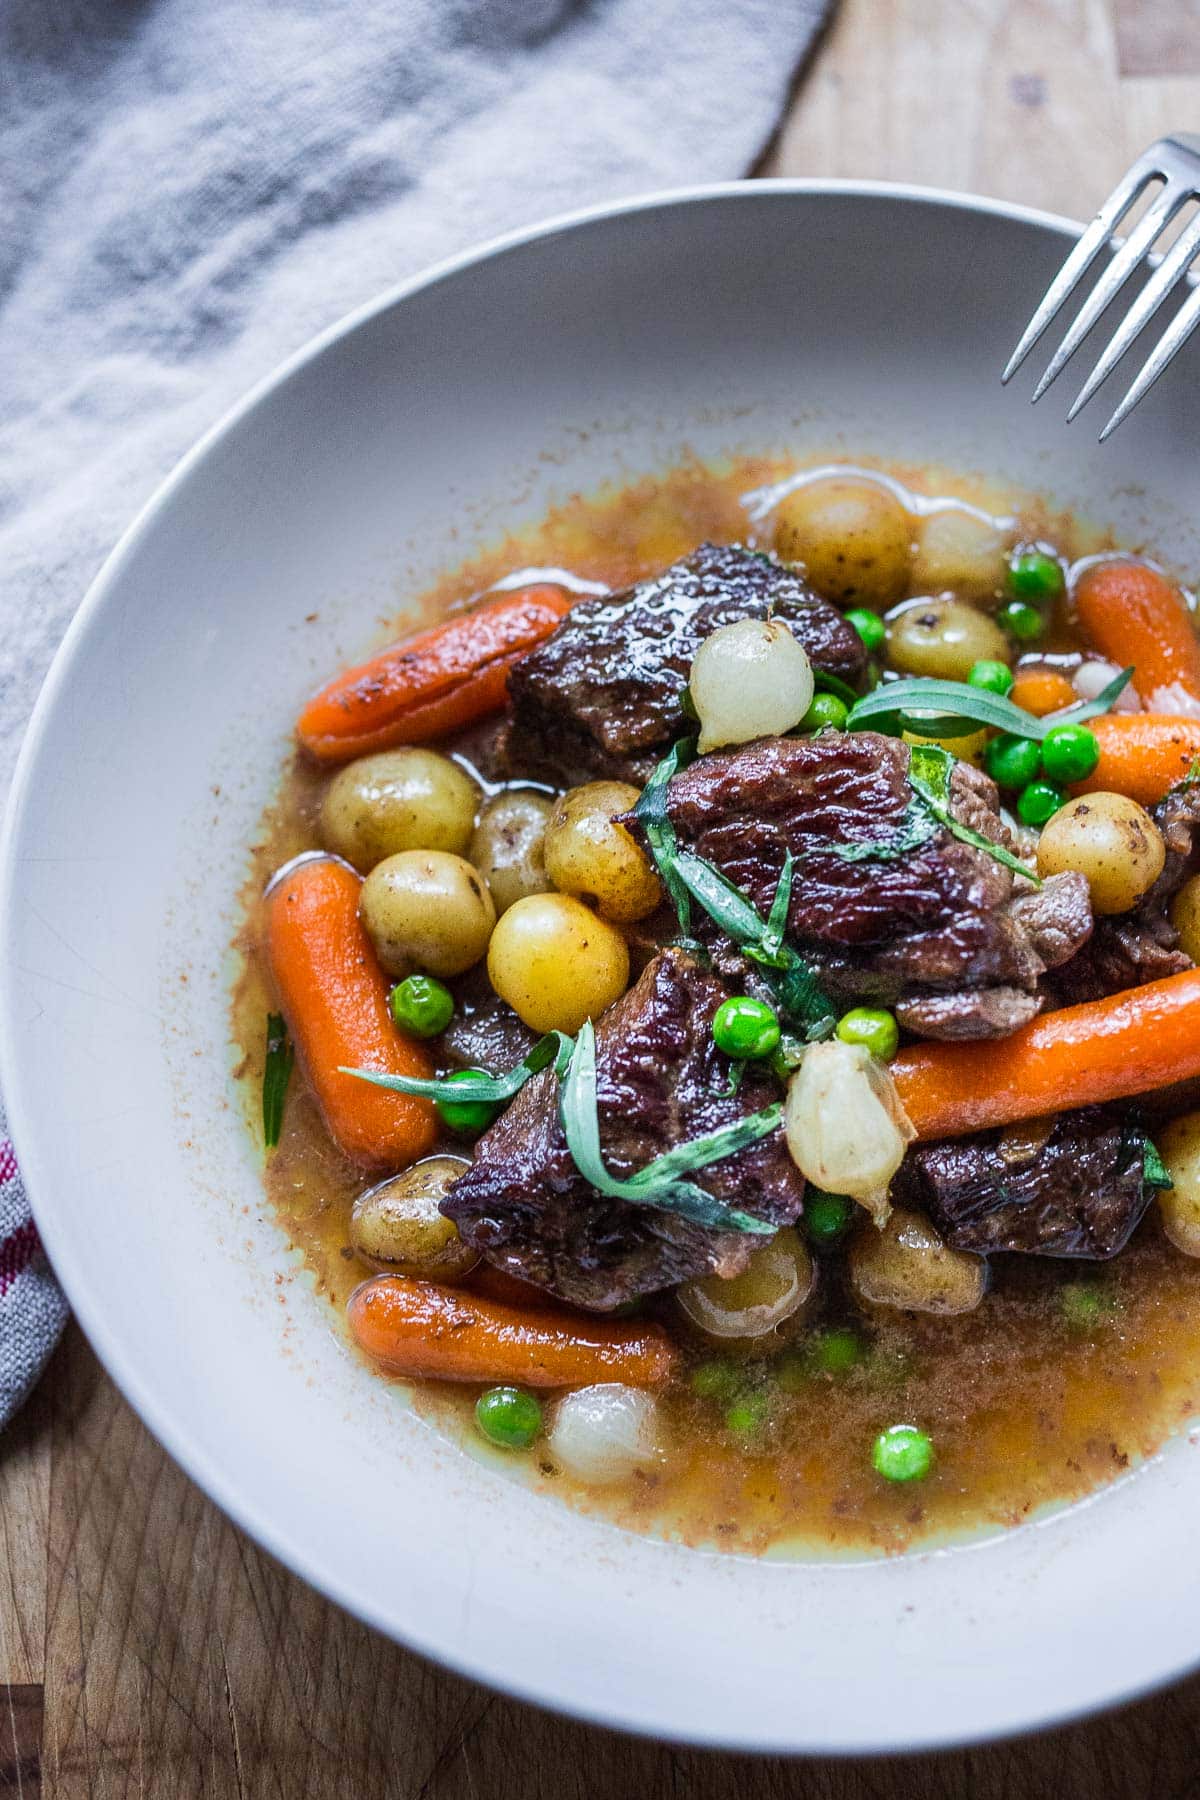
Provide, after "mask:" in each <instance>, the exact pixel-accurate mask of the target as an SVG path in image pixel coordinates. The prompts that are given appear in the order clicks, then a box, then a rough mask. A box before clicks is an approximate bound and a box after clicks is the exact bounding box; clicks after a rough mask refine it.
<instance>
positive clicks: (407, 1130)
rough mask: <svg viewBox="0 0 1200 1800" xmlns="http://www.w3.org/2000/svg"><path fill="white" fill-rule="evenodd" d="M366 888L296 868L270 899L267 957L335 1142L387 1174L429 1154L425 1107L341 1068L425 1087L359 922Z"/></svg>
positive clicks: (313, 868)
mask: <svg viewBox="0 0 1200 1800" xmlns="http://www.w3.org/2000/svg"><path fill="white" fill-rule="evenodd" d="M361 886H362V882H361V881H360V880H359V878H358V876H357V875H356V874H355V873H354V871H353V869H349V868H347V867H346V865H345V863H341V862H337V861H335V860H334V859H333V857H329V856H323V857H316V858H313V859H312V860H310V861H305V862H301V863H299V864H297V866H296V867H295V868H294V869H292V870H291V872H290V873H288V874H286V875H284V876H283V877H282V878H281V879H280V880H279V881H278V882H277V883H276V885H275V886H274V887H273V888H272V889H271V891H270V893H269V894H268V895H267V899H266V949H267V956H268V960H269V962H270V965H271V974H272V976H273V977H274V980H275V986H276V989H277V991H278V994H279V1004H280V1007H281V1008H282V1011H283V1016H284V1018H285V1019H286V1020H287V1024H288V1030H289V1031H290V1032H291V1034H292V1040H293V1042H294V1043H295V1046H296V1049H297V1051H298V1053H299V1056H300V1060H301V1062H302V1063H303V1065H304V1068H305V1070H306V1071H307V1074H308V1079H309V1081H310V1082H311V1084H312V1088H313V1092H314V1093H315V1094H316V1097H317V1101H318V1104H319V1105H320V1108H321V1111H322V1113H323V1114H324V1116H325V1123H326V1124H327V1125H328V1127H329V1130H330V1133H331V1135H332V1136H333V1138H334V1139H335V1140H336V1142H337V1143H338V1144H339V1145H340V1147H341V1148H342V1149H343V1150H344V1151H345V1153H346V1155H347V1156H349V1157H352V1158H353V1160H354V1161H355V1162H359V1163H365V1164H381V1165H388V1166H390V1167H392V1168H396V1167H399V1166H400V1165H402V1164H404V1163H410V1162H413V1161H414V1160H415V1159H416V1158H417V1157H419V1156H424V1155H425V1153H426V1152H427V1151H428V1150H429V1149H430V1148H431V1147H432V1145H433V1141H434V1138H435V1136H436V1134H437V1132H436V1124H437V1121H436V1115H435V1113H434V1110H433V1105H432V1103H431V1102H430V1101H428V1100H417V1099H413V1098H411V1097H410V1096H408V1095H406V1094H393V1093H389V1092H388V1091H387V1089H386V1088H377V1087H373V1086H372V1085H371V1084H370V1083H369V1082H366V1081H358V1080H357V1079H356V1078H355V1077H354V1076H353V1075H342V1074H339V1072H338V1071H339V1070H340V1069H342V1068H348V1069H378V1070H380V1071H381V1072H382V1073H385V1074H388V1075H416V1076H419V1077H421V1078H427V1077H428V1076H430V1075H432V1073H433V1069H432V1066H431V1064H430V1062H429V1058H428V1056H427V1055H426V1053H425V1051H424V1049H423V1048H421V1046H420V1045H418V1044H416V1043H414V1042H413V1041H412V1040H411V1039H409V1038H406V1037H403V1036H402V1035H401V1034H400V1033H399V1032H398V1031H397V1030H396V1028H395V1026H394V1025H393V1024H392V1019H391V1014H390V1012H389V1010H388V981H387V977H386V976H385V975H384V973H383V970H382V969H381V968H380V967H379V964H378V962H377V961H376V958H375V952H374V950H373V949H372V947H371V943H370V940H369V938H368V937H367V934H366V932H365V931H364V930H363V928H362V925H361V924H360V922H359V917H358V895H359V889H360V888H361Z"/></svg>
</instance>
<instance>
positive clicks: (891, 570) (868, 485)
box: [775, 475, 913, 612]
mask: <svg viewBox="0 0 1200 1800" xmlns="http://www.w3.org/2000/svg"><path fill="white" fill-rule="evenodd" d="M912 538H913V522H912V520H911V518H910V517H909V515H908V513H907V512H906V511H905V509H904V507H903V506H901V504H900V502H899V500H897V498H896V496H895V495H894V494H893V493H892V491H891V489H890V488H888V487H885V486H884V484H883V482H881V481H872V479H871V478H870V476H869V475H822V476H820V477H818V478H817V479H816V480H815V481H806V482H803V483H802V484H801V486H800V487H797V488H793V489H792V491H791V493H790V494H786V495H785V496H784V498H783V499H782V500H781V501H780V502H779V505H778V507H777V508H776V511H775V549H776V550H777V552H778V553H779V555H780V556H781V557H782V558H783V560H784V562H789V563H799V564H800V565H801V566H802V567H803V570H804V573H805V575H806V576H807V577H808V580H809V581H810V582H811V583H812V585H813V587H815V588H816V590H817V592H818V593H819V594H824V595H825V597H826V599H827V600H834V601H836V602H837V603H838V605H840V606H873V607H875V608H876V609H877V610H878V611H880V612H882V610H883V609H884V607H887V606H891V605H892V604H893V603H894V602H895V601H897V600H898V599H899V598H900V596H901V594H903V593H904V591H905V589H906V588H907V586H908V581H909V567H910V561H911V555H912Z"/></svg>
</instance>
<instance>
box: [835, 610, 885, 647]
mask: <svg viewBox="0 0 1200 1800" xmlns="http://www.w3.org/2000/svg"><path fill="white" fill-rule="evenodd" d="M845 619H846V623H847V625H853V627H854V629H855V631H857V633H858V635H859V637H860V638H861V639H862V641H863V643H864V644H865V645H866V647H867V649H868V650H869V651H870V652H871V654H872V655H874V653H875V651H876V650H881V649H882V648H883V641H884V639H885V638H886V637H887V627H886V626H885V624H884V622H883V620H882V619H881V618H880V617H879V614H878V613H873V612H868V611H867V609H866V607H865V606H852V607H851V608H850V611H849V612H848V613H846V614H845Z"/></svg>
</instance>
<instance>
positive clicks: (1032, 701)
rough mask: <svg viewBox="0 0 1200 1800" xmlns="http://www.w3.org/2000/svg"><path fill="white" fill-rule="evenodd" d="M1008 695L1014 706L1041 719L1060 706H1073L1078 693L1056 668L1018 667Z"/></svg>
mask: <svg viewBox="0 0 1200 1800" xmlns="http://www.w3.org/2000/svg"><path fill="white" fill-rule="evenodd" d="M1008 697H1009V699H1010V700H1011V701H1012V703H1013V705H1014V706H1023V707H1024V708H1025V711H1026V712H1031V713H1033V714H1034V715H1035V717H1037V718H1039V719H1043V718H1045V716H1046V714H1047V713H1052V712H1057V711H1058V709H1059V708H1060V707H1062V706H1073V705H1074V703H1075V701H1076V700H1078V698H1079V695H1078V694H1077V693H1076V692H1075V689H1074V688H1073V687H1072V686H1071V684H1070V682H1069V681H1068V680H1067V678H1066V676H1065V675H1063V674H1062V673H1061V672H1060V671H1059V670H1058V669H1018V670H1017V678H1016V680H1015V681H1014V682H1013V684H1012V687H1011V689H1010V690H1009V695H1008Z"/></svg>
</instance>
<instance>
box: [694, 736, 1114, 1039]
mask: <svg viewBox="0 0 1200 1800" xmlns="http://www.w3.org/2000/svg"><path fill="white" fill-rule="evenodd" d="M908 768H909V751H908V747H907V745H905V744H903V743H901V742H899V741H897V740H896V739H894V738H888V737H882V736H880V735H879V734H877V733H875V732H869V731H856V732H834V731H828V732H822V733H820V734H819V735H818V736H816V737H811V738H763V739H761V740H760V741H759V742H757V743H754V744H748V745H746V746H745V747H744V748H743V749H740V750H735V751H728V752H725V753H722V754H717V755H712V756H705V757H702V758H700V759H699V760H698V761H696V762H695V763H693V764H692V765H691V767H690V768H688V769H685V770H684V771H683V772H682V773H681V774H680V775H677V776H676V777H675V778H674V780H673V781H672V782H671V783H670V786H669V788H668V790H667V810H668V813H669V815H670V818H671V822H672V824H673V825H674V827H675V832H676V835H677V838H678V840H679V843H680V844H681V845H682V846H685V847H687V848H689V849H691V850H693V851H695V852H696V853H697V854H699V855H700V856H701V857H704V858H705V859H706V860H707V861H708V862H710V863H712V864H714V865H715V866H716V867H717V868H718V869H720V870H721V872H722V873H723V874H724V875H726V876H727V877H728V878H729V880H730V881H732V882H733V883H734V884H735V885H736V886H737V887H739V888H740V889H741V890H742V892H743V893H744V894H746V895H747V896H748V898H749V899H751V900H752V901H753V902H754V904H755V906H756V907H757V908H758V910H759V911H760V913H762V914H763V915H764V916H765V915H766V914H767V912H768V911H769V909H770V905H771V900H772V897H773V895H774V893H775V889H776V885H777V883H778V881H779V876H780V872H781V870H782V868H783V863H784V857H785V853H786V852H788V851H790V852H791V854H792V856H793V858H794V860H795V873H794V879H793V886H792V898H791V907H790V911H789V914H788V934H789V937H790V939H791V941H792V942H793V943H794V944H795V945H796V947H797V949H798V950H800V951H801V953H802V954H803V955H804V956H805V957H806V958H807V959H808V960H809V961H810V962H811V963H812V964H813V966H814V967H815V968H816V970H817V972H818V973H819V975H820V977H821V979H822V981H823V983H824V985H825V987H826V990H827V991H828V993H829V995H830V997H831V998H832V999H834V1000H836V1001H838V1002H845V1003H846V1004H848V1005H849V1004H854V1003H855V1002H858V1001H861V1000H862V999H864V998H865V997H869V998H873V999H876V1000H880V1001H883V1002H885V1003H886V1004H888V1005H890V1006H893V1007H894V1008H895V1010H896V1016H897V1018H898V1019H899V1020H900V1022H901V1024H903V1025H905V1026H906V1027H907V1028H908V1029H909V1030H912V1031H915V1032H919V1033H921V1034H923V1035H925V1036H927V1037H940V1038H988V1037H1001V1036H1004V1035H1006V1034H1007V1033H1008V1032H1010V1031H1012V1030H1014V1029H1015V1028H1016V1027H1017V1026H1018V1025H1021V1024H1024V1023H1025V1022H1026V1021H1027V1020H1028V1019H1030V1018H1032V1017H1033V1016H1034V1015H1035V1014H1036V1013H1037V1012H1038V1010H1039V1008H1040V1006H1041V1004H1042V1002H1041V998H1040V994H1039V982H1040V980H1041V977H1042V976H1043V974H1044V973H1045V971H1046V969H1047V967H1049V966H1050V965H1051V964H1053V963H1055V962H1061V961H1063V960H1065V958H1066V957H1068V956H1070V955H1071V954H1072V953H1073V952H1074V951H1075V950H1077V949H1078V947H1079V945H1080V944H1081V943H1083V942H1084V941H1085V939H1086V938H1087V936H1088V933H1089V932H1090V930H1091V924H1092V919H1091V907H1090V905H1089V902H1088V897H1087V885H1086V883H1085V881H1084V879H1083V877H1082V876H1079V875H1074V874H1068V875H1060V876H1055V877H1052V878H1051V880H1049V881H1047V882H1045V883H1043V885H1042V887H1041V888H1040V889H1035V888H1034V887H1033V885H1032V883H1025V882H1023V881H1022V880H1021V878H1020V877H1019V876H1014V874H1013V872H1012V871H1011V870H1010V869H1009V868H1007V867H1006V866H1005V865H1004V864H1003V863H1001V862H999V861H997V859H996V858H995V857H993V856H991V855H990V854H989V853H988V852H987V851H986V850H984V849H981V848H979V847H977V846H976V845H974V844H971V843H966V842H963V841H962V840H960V839H959V838H957V837H955V836H954V835H953V833H952V832H951V831H950V830H949V829H947V828H946V827H945V826H941V825H934V826H933V827H932V829H931V821H930V819H929V817H928V815H921V814H920V812H919V809H917V810H916V811H914V795H913V790H912V788H911V787H910V785H909V781H908ZM949 802H950V811H951V813H952V815H953V817H954V818H955V819H956V820H957V821H958V822H960V823H962V824H964V825H968V826H969V827H970V828H971V829H972V830H973V831H976V832H979V833H981V834H982V835H983V836H985V837H987V838H988V839H989V840H990V841H991V842H993V843H996V844H1000V845H1003V846H1006V847H1009V834H1008V832H1007V830H1006V828H1005V826H1004V825H1003V823H1002V822H1001V819H1000V817H999V814H998V812H997V811H996V789H995V787H994V785H993V783H992V782H991V781H990V780H989V779H988V778H987V776H985V775H982V774H980V773H979V771H978V770H976V769H974V768H972V767H971V766H970V765H969V764H966V763H961V762H959V763H955V764H954V765H953V769H952V773H951V779H950V789H949ZM698 929H699V930H701V931H704V930H705V929H706V925H705V924H704V923H701V924H700V925H699V926H698ZM714 954H715V955H716V956H717V958H718V960H720V961H722V962H723V963H725V964H727V963H728V950H727V947H726V948H722V946H721V944H719V943H714ZM728 972H729V974H730V976H731V977H733V976H734V975H735V970H734V969H733V968H732V967H729V968H728Z"/></svg>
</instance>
